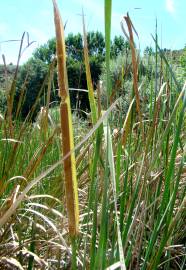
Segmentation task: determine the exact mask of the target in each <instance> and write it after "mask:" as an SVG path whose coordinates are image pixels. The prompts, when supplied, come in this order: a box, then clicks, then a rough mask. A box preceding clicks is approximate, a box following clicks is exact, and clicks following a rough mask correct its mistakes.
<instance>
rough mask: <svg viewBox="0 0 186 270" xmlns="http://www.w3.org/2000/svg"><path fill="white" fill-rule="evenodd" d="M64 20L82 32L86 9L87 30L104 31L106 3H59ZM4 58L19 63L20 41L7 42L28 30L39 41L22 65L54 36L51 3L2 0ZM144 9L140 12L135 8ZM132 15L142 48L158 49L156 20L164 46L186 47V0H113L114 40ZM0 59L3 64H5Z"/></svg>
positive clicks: (0, 19)
mask: <svg viewBox="0 0 186 270" xmlns="http://www.w3.org/2000/svg"><path fill="white" fill-rule="evenodd" d="M58 4H59V7H60V11H61V15H62V18H63V21H64V22H65V21H67V27H66V30H65V32H66V35H67V34H68V33H69V32H74V33H77V32H82V21H81V20H82V19H81V16H80V13H81V10H82V7H83V9H84V13H85V15H86V17H85V19H86V25H87V30H88V31H90V30H99V31H102V32H104V0H66V1H65V0H58ZM0 7H1V9H0V55H2V54H5V56H6V62H7V63H10V62H13V63H15V62H16V59H17V54H18V48H19V46H18V42H8V43H4V42H3V41H6V40H12V39H20V37H21V35H22V33H23V32H24V31H28V32H29V35H30V40H34V41H36V42H35V43H34V44H33V45H32V46H31V47H30V48H29V49H27V50H26V51H25V53H24V54H23V56H22V63H23V62H25V61H26V60H27V59H28V58H29V57H30V56H31V54H32V52H33V50H34V49H35V48H37V47H38V46H39V45H42V44H43V43H45V42H46V41H47V40H48V39H50V38H52V37H53V36H54V23H53V13H52V12H53V9H52V1H51V0H0ZM135 8H140V9H135ZM126 12H129V14H130V16H131V18H132V21H133V24H134V26H135V28H136V30H137V31H138V34H139V37H140V46H141V48H142V49H144V48H145V46H147V45H148V46H149V45H151V46H154V44H153V41H152V38H151V33H154V29H155V18H156V17H157V20H158V34H159V43H160V44H162V47H163V48H164V47H166V48H170V49H180V48H183V47H184V45H185V44H186V28H185V25H186V24H185V16H186V13H185V12H186V0H113V1H112V37H113V36H114V35H120V34H121V35H122V32H121V28H120V21H121V19H122V17H123V15H125V14H126ZM1 59H2V57H0V63H2V60H1Z"/></svg>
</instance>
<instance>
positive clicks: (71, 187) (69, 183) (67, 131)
mask: <svg viewBox="0 0 186 270" xmlns="http://www.w3.org/2000/svg"><path fill="white" fill-rule="evenodd" d="M53 5H54V22H55V29H56V47H57V64H58V84H59V95H60V97H61V104H60V117H61V133H62V151H63V156H65V155H67V154H68V153H69V152H70V151H71V150H72V149H73V148H74V141H73V140H74V138H73V127H72V116H71V107H70V97H69V90H68V79H67V69H66V51H65V37H64V27H63V23H62V19H61V17H60V13H59V9H58V7H57V3H56V1H55V0H53ZM64 176H65V189H66V204H67V212H68V225H69V234H70V236H72V237H74V236H76V235H77V233H78V223H79V206H78V191H77V179H76V164H75V155H74V153H72V154H71V155H70V156H69V157H67V158H66V159H65V160H64Z"/></svg>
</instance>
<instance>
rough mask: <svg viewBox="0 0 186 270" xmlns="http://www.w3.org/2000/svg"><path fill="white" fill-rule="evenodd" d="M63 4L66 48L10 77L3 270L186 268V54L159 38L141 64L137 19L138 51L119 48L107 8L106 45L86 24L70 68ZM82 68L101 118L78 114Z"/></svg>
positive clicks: (0, 211) (0, 194) (0, 240)
mask: <svg viewBox="0 0 186 270" xmlns="http://www.w3.org/2000/svg"><path fill="white" fill-rule="evenodd" d="M53 4H54V21H55V27H56V39H55V40H54V39H53V40H52V41H49V42H48V43H47V45H44V46H43V47H41V48H39V49H38V50H36V51H35V53H34V56H33V58H32V59H30V60H29V62H28V63H26V64H25V65H24V66H23V67H21V69H20V72H19V71H18V70H19V67H18V66H17V67H14V70H13V71H12V72H13V73H12V76H10V77H7V76H5V75H4V77H3V76H2V77H1V81H2V90H1V92H2V91H4V92H3V93H4V95H3V98H4V101H3V102H4V103H6V104H4V103H3V104H2V109H1V113H0V127H1V128H0V161H1V162H0V166H1V168H0V174H1V175H0V184H1V185H0V201H1V208H0V268H1V269H28V270H31V269H113V270H114V269H136V270H138V269H142V270H145V269H149V270H150V269H182V270H184V269H185V263H186V256H185V254H186V249H185V236H186V228H185V215H186V211H185V207H186V196H185V193H186V145H185V141H186V132H185V130H186V114H185V109H186V82H185V77H184V76H185V75H184V74H185V73H184V72H185V49H184V50H183V52H181V55H179V56H177V57H176V58H175V59H173V57H172V54H171V53H170V52H167V51H165V50H161V49H160V48H159V45H158V44H157V39H156V38H155V39H154V42H155V47H156V50H155V51H156V52H154V51H153V50H152V49H150V48H147V49H146V50H145V53H144V56H142V57H141V56H140V54H139V52H138V51H137V49H136V48H135V45H134V38H135V31H134V28H133V24H132V22H131V20H130V17H129V15H127V16H125V21H126V24H127V27H125V28H126V29H125V28H124V22H123V24H122V29H123V30H124V34H125V35H126V33H127V32H128V34H127V36H128V38H129V40H128V42H127V43H126V42H124V43H122V40H124V39H121V38H115V41H114V44H116V46H113V43H111V42H110V29H111V28H110V27H111V0H105V39H104V38H103V36H102V34H101V35H100V34H99V33H92V34H91V33H86V24H85V21H84V16H82V17H83V22H82V25H83V42H82V37H81V36H80V35H77V36H76V37H74V36H73V35H70V36H69V37H68V38H67V39H66V50H67V58H66V53H65V39H64V33H63V24H62V20H61V18H60V14H59V10H58V8H57V4H56V1H55V0H53ZM91 38H92V46H90V45H89V43H91ZM80 40H81V41H80ZM98 40H101V42H99V43H101V48H99V47H97V45H96V44H97V42H98ZM54 41H55V42H56V43H57V50H56V52H55V48H56V47H55V43H54ZM52 44H53V45H52ZM72 44H73V45H72ZM118 44H119V45H118ZM122 44H123V45H122ZM70 46H71V49H70ZM20 49H21V48H20ZM77 49H78V50H77ZM76 50H77V51H78V53H75V51H76ZM96 50H97V51H98V53H97V54H96ZM49 51H50V52H51V53H49ZM55 53H56V56H57V61H56V58H55ZM113 55H114V56H113ZM98 58H101V60H100V62H99V65H101V71H102V74H101V71H100V69H99V65H98V66H96V65H95V67H94V68H95V72H97V74H99V75H96V76H98V77H97V78H101V79H102V85H101V84H96V85H95V84H94V78H95V77H94V75H95V74H94V71H93V69H92V68H91V67H92V66H91V63H92V62H91V61H94V60H95V62H96V61H98V60H97V59H98ZM92 59H94V60H92ZM18 62H19V61H18ZM56 62H57V67H56ZM79 63H81V64H82V63H83V66H84V76H85V82H86V85H84V86H86V89H88V94H87V93H86V94H87V98H88V101H89V104H90V107H89V112H90V117H89V118H90V119H89V118H87V119H81V118H80V117H79V115H77V114H75V113H74V114H73V115H71V109H70V97H69V90H68V86H70V87H76V88H81V87H82V84H83V79H82V77H80V76H79V66H78V65H79ZM76 64H77V66H78V68H77V70H78V71H77V73H76V72H75V71H74V73H73V72H72V74H73V76H74V81H76V82H77V81H78V80H79V79H80V84H79V85H77V84H76V85H72V86H71V85H70V83H71V80H72V77H71V75H70V74H71V71H72V70H75V68H74V66H76ZM56 68H57V69H58V73H56ZM71 69H72V70H71ZM97 69H98V70H97ZM4 70H5V71H6V70H7V67H6V65H5V67H4ZM100 74H101V77H100ZM57 75H58V76H57ZM57 79H58V85H59V97H58V98H56V91H54V89H56V88H57ZM72 81H73V80H72ZM83 89H84V88H83ZM77 93H81V89H79V90H78V91H77ZM54 100H55V106H54V103H53V101H54ZM60 102H61V103H60ZM72 107H73V106H72ZM72 111H73V110H72ZM33 116H34V121H33ZM61 150H62V151H61ZM61 152H62V153H61Z"/></svg>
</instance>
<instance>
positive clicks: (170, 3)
mask: <svg viewBox="0 0 186 270" xmlns="http://www.w3.org/2000/svg"><path fill="white" fill-rule="evenodd" d="M165 6H166V10H167V11H168V12H169V13H171V14H173V13H175V6H174V0H166V2H165Z"/></svg>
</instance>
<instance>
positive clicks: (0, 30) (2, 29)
mask: <svg viewBox="0 0 186 270" xmlns="http://www.w3.org/2000/svg"><path fill="white" fill-rule="evenodd" d="M7 30H8V25H7V24H6V23H1V22H0V34H1V35H3V34H5V33H6V32H7Z"/></svg>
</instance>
